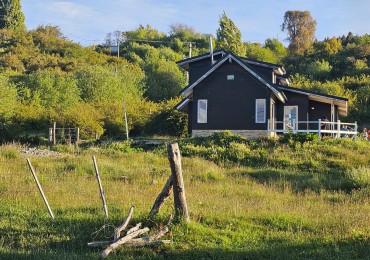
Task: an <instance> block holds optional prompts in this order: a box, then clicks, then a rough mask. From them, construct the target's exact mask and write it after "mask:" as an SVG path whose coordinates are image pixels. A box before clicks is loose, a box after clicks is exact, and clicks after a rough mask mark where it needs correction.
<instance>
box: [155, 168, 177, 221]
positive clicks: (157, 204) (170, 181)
mask: <svg viewBox="0 0 370 260" xmlns="http://www.w3.org/2000/svg"><path fill="white" fill-rule="evenodd" d="M172 187H173V175H171V176H170V177H169V178H168V180H167V182H166V184H165V185H164V187H163V189H162V191H161V193H159V195H158V197H157V198H156V200H155V201H154V204H153V207H152V209H151V210H150V214H149V215H150V216H151V217H153V216H154V215H155V214H157V213H158V212H159V209H160V208H161V207H162V205H163V203H164V201H165V200H166V199H167V198H168V197H169V196H170V195H171V192H172Z"/></svg>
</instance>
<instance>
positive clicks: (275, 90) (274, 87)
mask: <svg viewBox="0 0 370 260" xmlns="http://www.w3.org/2000/svg"><path fill="white" fill-rule="evenodd" d="M207 57H210V56H209V55H208V56H207ZM227 60H233V61H235V62H236V63H237V64H238V65H239V66H241V67H242V68H243V69H245V70H246V71H247V72H249V73H250V74H251V75H252V76H254V77H255V78H256V79H258V80H259V81H260V82H262V84H264V85H265V86H266V87H268V88H269V89H270V90H271V91H272V92H273V93H274V95H275V96H276V97H277V98H278V99H279V100H280V101H281V102H283V103H285V98H284V95H283V94H282V92H281V90H280V89H279V87H278V86H277V85H272V84H269V83H268V82H267V81H266V80H264V79H263V78H262V77H261V76H259V75H258V74H257V73H256V72H254V71H253V70H252V69H251V68H249V67H248V66H247V64H245V63H244V62H243V60H241V59H240V58H239V57H237V56H236V55H234V54H233V53H225V54H224V55H223V57H222V59H221V60H218V61H217V62H216V63H214V64H213V65H212V66H211V69H209V70H208V71H207V72H206V73H205V74H204V75H203V76H202V77H200V78H199V79H198V80H196V81H195V82H194V83H192V84H190V85H188V86H187V87H185V88H184V89H183V90H181V92H180V94H181V95H183V96H184V97H189V96H190V95H191V94H192V93H193V88H194V87H195V86H197V85H198V84H199V83H200V82H202V81H203V80H204V79H205V78H207V77H208V76H209V75H211V74H212V73H213V72H214V71H215V70H216V69H217V68H218V67H220V66H221V65H222V64H223V63H225V62H226V61H227Z"/></svg>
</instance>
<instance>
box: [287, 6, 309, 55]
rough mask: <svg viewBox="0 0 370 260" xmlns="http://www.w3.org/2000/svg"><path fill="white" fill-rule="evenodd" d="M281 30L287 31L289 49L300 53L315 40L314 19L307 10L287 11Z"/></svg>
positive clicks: (297, 53) (293, 52) (294, 52)
mask: <svg viewBox="0 0 370 260" xmlns="http://www.w3.org/2000/svg"><path fill="white" fill-rule="evenodd" d="M281 30H282V31H287V33H288V38H287V40H288V41H289V42H290V43H289V51H290V52H291V53H292V54H296V55H302V54H303V53H304V51H305V50H307V49H309V48H310V47H311V46H312V43H313V42H314V40H315V31H316V21H315V20H314V19H313V18H312V16H311V13H310V12H309V11H296V10H295V11H287V12H285V15H284V22H283V24H282V25H281Z"/></svg>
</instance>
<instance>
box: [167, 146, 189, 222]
mask: <svg viewBox="0 0 370 260" xmlns="http://www.w3.org/2000/svg"><path fill="white" fill-rule="evenodd" d="M167 151H168V159H169V161H170V165H171V172H172V176H173V197H174V204H175V216H177V217H182V218H183V219H184V221H185V222H186V223H189V222H190V218H189V213H188V206H187V203H186V197H185V186H184V179H183V177H182V169H181V155H180V149H179V145H178V144H177V143H174V144H169V145H168V146H167Z"/></svg>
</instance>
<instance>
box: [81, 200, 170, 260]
mask: <svg viewBox="0 0 370 260" xmlns="http://www.w3.org/2000/svg"><path fill="white" fill-rule="evenodd" d="M133 211H134V206H131V208H130V210H129V213H128V215H127V217H126V219H125V221H123V223H122V224H121V225H120V226H119V227H117V228H115V229H114V234H113V236H114V239H113V240H107V241H94V242H90V243H88V244H87V245H88V246H90V247H101V246H105V245H108V247H107V248H106V249H104V251H103V252H102V254H101V257H102V258H106V257H107V256H108V255H109V254H110V253H111V252H113V251H114V250H116V249H117V248H118V247H119V246H125V247H140V246H158V245H162V244H168V243H171V242H172V241H171V240H158V239H159V238H160V237H163V236H164V235H165V234H166V233H167V232H168V231H169V226H170V225H171V223H172V220H173V215H171V217H170V219H169V220H168V223H167V225H166V226H164V227H163V228H161V229H160V230H158V231H157V232H156V233H154V234H151V235H147V236H145V237H139V238H138V236H140V235H142V234H145V233H147V232H148V231H149V228H147V227H145V228H142V229H140V227H141V223H138V224H137V225H136V226H134V227H132V228H131V229H129V230H128V231H127V233H126V235H125V236H123V237H121V233H122V232H123V231H124V230H125V229H126V227H127V226H128V224H129V222H130V220H131V217H132V214H133Z"/></svg>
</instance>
